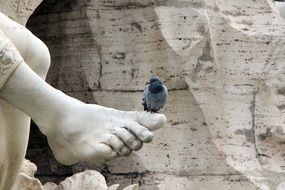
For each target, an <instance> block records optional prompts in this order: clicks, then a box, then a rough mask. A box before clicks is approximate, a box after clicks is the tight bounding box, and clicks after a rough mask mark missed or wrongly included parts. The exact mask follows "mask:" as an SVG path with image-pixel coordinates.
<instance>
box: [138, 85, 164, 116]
mask: <svg viewBox="0 0 285 190" xmlns="http://www.w3.org/2000/svg"><path fill="white" fill-rule="evenodd" d="M163 88H164V89H163V91H162V92H159V93H152V92H150V91H149V85H147V86H146V87H145V90H144V93H143V105H144V109H145V110H147V111H153V112H157V111H158V110H159V109H161V108H162V107H163V106H164V104H165V103H166V100H167V96H168V92H167V88H166V86H165V85H163Z"/></svg>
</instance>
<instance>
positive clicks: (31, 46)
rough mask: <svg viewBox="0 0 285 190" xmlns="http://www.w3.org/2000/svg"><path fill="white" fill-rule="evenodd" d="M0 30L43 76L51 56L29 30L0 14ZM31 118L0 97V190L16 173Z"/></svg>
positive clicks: (8, 186)
mask: <svg viewBox="0 0 285 190" xmlns="http://www.w3.org/2000/svg"><path fill="white" fill-rule="evenodd" d="M0 29H1V30H2V31H3V32H4V33H5V35H6V36H7V37H8V38H9V39H10V40H11V41H12V42H13V44H14V45H15V46H16V47H17V49H18V50H19V51H20V53H21V55H22V56H23V58H24V59H25V62H26V63H27V64H29V66H30V67H31V68H32V69H33V70H34V71H35V72H36V73H37V74H38V75H39V76H41V77H42V78H45V76H46V74H47V71H48V68H49V64H50V55H49V51H48V49H47V47H46V46H45V45H44V43H42V42H41V41H40V40H39V39H38V38H36V37H35V36H34V35H33V34H32V33H31V32H30V31H29V30H27V29H26V28H25V27H23V26H21V25H19V24H18V23H16V22H14V21H12V20H11V19H9V18H8V17H6V16H5V15H3V14H2V13H0ZM29 130H30V118H29V117H28V116H27V115H26V114H25V113H23V112H22V111H20V110H18V109H17V108H15V107H14V106H12V105H11V104H9V103H7V102H5V101H3V100H1V99H0V151H1V154H0V189H1V190H4V189H5V190H6V189H7V190H10V189H11V187H12V186H13V183H14V181H15V179H16V177H17V175H18V172H19V170H20V167H21V163H22V161H23V159H24V156H25V153H26V148H27V144H28V137H29Z"/></svg>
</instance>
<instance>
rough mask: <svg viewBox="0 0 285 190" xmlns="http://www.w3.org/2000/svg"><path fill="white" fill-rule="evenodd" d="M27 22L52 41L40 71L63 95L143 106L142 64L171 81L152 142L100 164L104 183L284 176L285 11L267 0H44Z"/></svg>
mask: <svg viewBox="0 0 285 190" xmlns="http://www.w3.org/2000/svg"><path fill="white" fill-rule="evenodd" d="M28 26H29V28H30V29H31V30H32V31H33V32H34V33H35V34H36V35H38V36H39V37H40V38H41V39H42V40H43V41H45V42H46V44H47V45H48V47H49V48H50V51H51V55H52V67H51V71H50V74H49V76H48V81H49V82H50V83H51V84H52V85H53V86H55V87H57V88H59V89H61V90H62V91H64V92H66V93H67V94H69V95H71V96H74V97H76V98H79V99H81V100H83V101H85V102H88V103H98V104H100V105H104V106H109V107H114V108H118V109H123V110H142V107H141V95H142V90H143V86H144V84H145V82H146V81H147V79H148V78H149V77H150V76H152V75H158V76H160V78H162V79H163V80H164V81H165V83H166V85H167V87H168V89H169V90H170V93H169V94H170V95H169V101H168V104H167V106H166V108H165V109H164V110H163V111H162V112H163V113H165V114H166V116H167V118H168V123H167V125H166V126H165V128H163V129H162V130H160V131H158V132H156V133H155V140H154V142H153V143H151V144H149V145H145V146H144V148H143V149H142V150H141V151H139V152H138V153H135V154H134V155H132V156H131V157H129V158H122V159H116V160H114V161H111V162H108V163H107V164H104V165H103V166H101V171H102V173H103V174H104V175H105V176H107V180H108V181H109V182H110V184H114V183H120V184H123V186H124V184H130V183H138V184H139V185H140V187H141V189H147V190H157V189H162V190H165V189H171V190H172V189H178V190H188V189H199V190H204V189H205V190H206V189H233V190H243V189H244V190H245V189H246V190H257V189H262V190H268V189H272V190H275V189H276V188H277V189H278V190H279V189H282V187H284V181H285V175H284V166H285V161H284V145H285V143H284V140H285V136H284V134H285V132H284V120H283V118H284V107H285V106H284V94H285V93H284V68H285V67H284V63H285V60H284V59H285V57H284V50H285V49H284V45H283V44H284V42H285V39H284V36H285V20H284V19H282V18H281V17H280V16H279V14H278V12H277V8H276V7H275V5H274V4H273V2H272V1H271V0H258V1H255V0H239V1H227V0H207V1H205V2H204V1H199V0H191V1H187V0H185V1H172V0H146V1H139V0H135V1H133V0H132V1H131V0H119V1H112V0H111V1H105V0H99V1H88V0H80V1H79V0H45V1H43V3H42V4H41V6H40V7H39V9H38V10H37V11H36V12H35V14H34V15H33V17H32V18H31V19H30V21H29V24H28ZM47 31H48V32H47ZM41 150H42V148H39V149H38V151H41ZM39 157H40V156H35V157H34V159H35V160H36V159H39ZM49 159H50V158H49ZM49 166H50V167H49V168H52V167H54V168H57V167H58V166H57V165H56V164H55V163H54V162H50V164H49ZM92 167H93V166H89V165H86V164H84V163H81V164H78V165H75V166H73V167H71V168H69V170H70V171H71V172H77V171H82V170H83V169H86V168H92ZM43 171H45V172H43ZM54 171H55V172H54V173H53V174H56V172H57V171H58V170H54ZM49 172H50V171H48V170H45V168H40V171H39V174H40V176H41V177H42V179H45V178H44V177H46V176H45V174H51V173H49ZM64 173H65V172H64V171H63V172H62V173H60V175H64ZM55 176H56V175H55ZM49 177H50V176H49ZM57 177H58V176H57Z"/></svg>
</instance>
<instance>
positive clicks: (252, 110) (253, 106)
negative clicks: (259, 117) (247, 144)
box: [250, 90, 259, 158]
mask: <svg viewBox="0 0 285 190" xmlns="http://www.w3.org/2000/svg"><path fill="white" fill-rule="evenodd" d="M256 94H257V90H256V91H254V92H253V98H252V103H251V107H250V111H251V117H252V118H251V124H252V136H253V137H252V139H253V145H254V149H255V157H256V158H258V156H259V152H258V149H257V146H256V133H255V107H256Z"/></svg>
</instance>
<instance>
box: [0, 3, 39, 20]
mask: <svg viewBox="0 0 285 190" xmlns="http://www.w3.org/2000/svg"><path fill="white" fill-rule="evenodd" d="M41 2H42V0H9V1H7V0H0V4H1V6H0V12H2V13H3V14H5V15H7V16H8V17H10V18H11V19H13V20H15V21H17V22H18V23H20V24H22V25H25V24H26V22H27V20H28V18H29V17H30V15H31V14H32V13H33V12H34V10H35V8H36V7H37V6H38V5H39V4H40V3H41Z"/></svg>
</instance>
